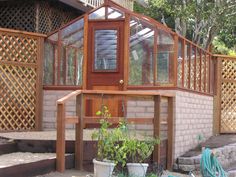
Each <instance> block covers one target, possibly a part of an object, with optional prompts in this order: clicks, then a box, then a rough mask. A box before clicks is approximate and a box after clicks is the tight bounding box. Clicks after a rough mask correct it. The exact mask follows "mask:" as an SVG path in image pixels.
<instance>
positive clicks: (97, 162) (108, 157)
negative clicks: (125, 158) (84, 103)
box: [92, 106, 125, 177]
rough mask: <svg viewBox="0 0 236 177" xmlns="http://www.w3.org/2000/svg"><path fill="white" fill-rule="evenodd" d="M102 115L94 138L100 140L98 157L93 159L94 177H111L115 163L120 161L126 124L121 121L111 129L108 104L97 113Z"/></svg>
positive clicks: (93, 135)
mask: <svg viewBox="0 0 236 177" xmlns="http://www.w3.org/2000/svg"><path fill="white" fill-rule="evenodd" d="M96 115H97V116H101V118H102V119H101V120H100V129H99V130H98V131H95V132H93V134H92V139H93V140H95V139H96V140H97V141H98V145H97V149H98V151H97V157H96V159H94V160H93V163H94V177H111V176H112V172H113V170H114V167H115V165H116V164H117V163H118V161H120V160H119V159H120V151H119V149H120V147H121V143H120V141H121V139H122V138H123V131H124V128H125V126H124V125H123V123H122V122H121V123H120V124H119V126H118V127H117V128H113V129H109V127H110V126H111V124H110V123H109V120H108V119H109V118H110V117H111V114H110V113H109V110H108V108H107V107H106V106H102V110H101V111H98V112H97V113H96Z"/></svg>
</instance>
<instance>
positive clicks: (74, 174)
mask: <svg viewBox="0 0 236 177" xmlns="http://www.w3.org/2000/svg"><path fill="white" fill-rule="evenodd" d="M168 175H172V176H175V177H190V176H189V175H185V174H180V173H174V172H168V171H166V172H165V173H164V175H163V177H164V176H167V177H168ZM37 177H93V175H92V174H91V173H88V172H81V171H76V170H66V171H65V173H58V172H52V173H49V174H46V175H41V176H37ZM195 177H201V175H196V176H195Z"/></svg>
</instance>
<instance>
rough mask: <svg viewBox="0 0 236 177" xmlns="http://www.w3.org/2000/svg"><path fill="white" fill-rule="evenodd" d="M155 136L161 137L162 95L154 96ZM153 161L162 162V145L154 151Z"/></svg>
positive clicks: (157, 146)
mask: <svg viewBox="0 0 236 177" xmlns="http://www.w3.org/2000/svg"><path fill="white" fill-rule="evenodd" d="M153 123H154V137H155V138H156V137H158V138H161V96H160V95H157V96H154V120H153ZM153 161H154V162H157V163H158V164H160V162H161V145H160V144H158V145H156V146H155V149H154V151H153Z"/></svg>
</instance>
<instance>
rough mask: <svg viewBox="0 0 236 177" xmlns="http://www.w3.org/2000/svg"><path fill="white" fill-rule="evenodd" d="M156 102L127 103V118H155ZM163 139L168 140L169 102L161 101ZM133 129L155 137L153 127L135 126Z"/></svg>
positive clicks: (135, 101)
mask: <svg viewBox="0 0 236 177" xmlns="http://www.w3.org/2000/svg"><path fill="white" fill-rule="evenodd" d="M153 117H154V101H149V100H145V101H140V100H132V101H128V103H127V118H153ZM161 118H162V120H161V122H162V124H161V139H167V100H166V99H162V100H161ZM131 128H132V129H135V130H138V131H139V132H140V131H143V132H145V133H146V134H148V135H153V125H148V124H147V125H134V126H132V127H131Z"/></svg>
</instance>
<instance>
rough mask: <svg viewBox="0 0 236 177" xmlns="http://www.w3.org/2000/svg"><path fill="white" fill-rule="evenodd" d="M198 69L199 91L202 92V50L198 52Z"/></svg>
mask: <svg viewBox="0 0 236 177" xmlns="http://www.w3.org/2000/svg"><path fill="white" fill-rule="evenodd" d="M199 62H200V63H199V65H200V66H199V68H200V73H199V75H200V76H199V77H200V79H199V91H200V92H201V91H202V50H200V61H199Z"/></svg>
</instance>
